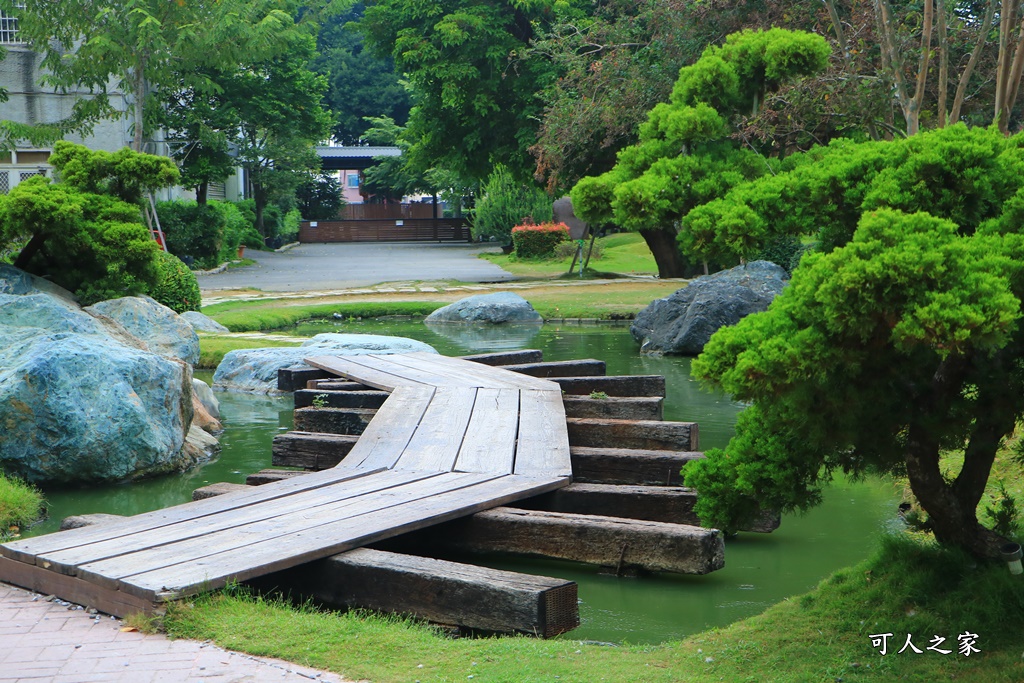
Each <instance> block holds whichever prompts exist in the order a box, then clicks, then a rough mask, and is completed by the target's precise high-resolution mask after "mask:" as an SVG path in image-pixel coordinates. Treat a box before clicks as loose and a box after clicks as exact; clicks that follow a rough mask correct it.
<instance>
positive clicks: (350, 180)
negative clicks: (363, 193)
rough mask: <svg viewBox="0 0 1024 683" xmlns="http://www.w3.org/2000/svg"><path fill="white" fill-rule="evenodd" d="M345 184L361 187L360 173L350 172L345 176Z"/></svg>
mask: <svg viewBox="0 0 1024 683" xmlns="http://www.w3.org/2000/svg"><path fill="white" fill-rule="evenodd" d="M345 184H346V185H348V186H349V187H359V174H358V173H349V174H348V175H347V176H346V178H345Z"/></svg>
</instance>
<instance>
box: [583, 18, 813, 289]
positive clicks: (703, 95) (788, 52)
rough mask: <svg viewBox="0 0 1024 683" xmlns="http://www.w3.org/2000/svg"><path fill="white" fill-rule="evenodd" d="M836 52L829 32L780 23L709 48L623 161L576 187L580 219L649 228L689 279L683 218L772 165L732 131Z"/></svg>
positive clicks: (660, 252)
mask: <svg viewBox="0 0 1024 683" xmlns="http://www.w3.org/2000/svg"><path fill="white" fill-rule="evenodd" d="M828 56H829V46H828V43H827V42H826V41H825V40H824V38H822V37H821V36H817V35H813V34H810V33H805V32H802V31H788V30H785V29H780V28H773V29H770V30H767V31H741V32H740V33H735V34H732V35H730V36H728V37H727V38H726V40H725V44H724V45H722V46H720V47H718V46H712V47H709V48H707V49H706V50H705V51H704V53H703V54H702V55H701V57H700V59H698V60H697V61H696V62H695V63H694V64H692V65H691V66H686V67H683V68H682V69H681V70H680V72H679V79H678V80H677V81H676V83H675V86H674V87H673V90H672V95H671V97H670V100H669V102H667V103H661V104H659V105H657V106H656V107H654V108H653V109H652V110H651V111H650V113H649V114H648V116H647V121H646V122H645V123H644V124H642V125H641V126H640V139H639V142H637V144H635V145H632V146H630V147H626V148H625V149H623V150H622V151H620V152H619V154H618V157H617V159H618V160H617V163H616V165H615V167H614V168H613V169H612V170H610V171H608V172H607V173H604V174H602V175H599V176H590V177H586V178H583V179H582V180H580V181H579V182H578V183H577V184H576V186H575V187H574V188H573V190H572V200H573V207H574V209H575V211H576V213H577V215H579V216H581V217H582V218H584V219H585V220H587V221H589V222H590V223H592V224H604V223H609V222H613V223H615V224H616V225H619V226H621V227H623V228H626V229H627V230H630V231H634V232H639V233H640V234H641V235H642V236H643V238H644V240H645V241H646V242H647V245H648V246H649V247H650V249H651V252H652V253H653V255H654V259H655V261H656V262H657V264H658V274H659V275H660V276H661V277H679V276H682V275H684V274H685V271H686V261H685V260H684V258H683V256H682V254H681V253H680V251H679V248H678V246H677V244H676V231H677V226H678V221H679V219H680V218H681V217H682V216H684V215H685V214H686V213H687V212H689V211H690V210H691V209H692V208H694V207H695V206H699V205H701V204H704V203H706V202H709V201H711V200H712V199H714V198H716V197H719V196H721V195H723V194H725V193H726V192H727V191H728V190H729V189H730V188H732V187H734V186H736V185H738V184H740V183H743V182H745V181H748V180H750V179H752V178H756V177H758V176H760V175H763V174H765V173H767V172H770V171H772V165H771V164H772V163H773V162H772V161H770V160H769V159H767V158H766V157H765V156H764V155H762V154H761V151H762V150H757V149H753V148H752V147H751V145H750V144H749V142H748V143H747V144H744V143H743V142H742V141H740V140H737V139H735V138H734V137H732V134H733V133H734V132H735V131H736V126H737V123H738V122H739V121H740V119H741V118H742V117H744V116H755V115H757V113H758V110H759V108H760V106H761V104H762V103H763V102H764V99H765V96H766V94H767V93H770V92H772V91H773V90H775V89H777V88H778V87H780V86H781V85H782V84H784V83H787V82H790V81H792V80H794V79H797V78H799V77H800V76H804V75H808V74H813V73H815V72H817V71H820V70H822V69H824V68H825V66H826V64H827V62H828Z"/></svg>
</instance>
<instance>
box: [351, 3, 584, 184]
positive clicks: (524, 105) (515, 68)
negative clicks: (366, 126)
mask: <svg viewBox="0 0 1024 683" xmlns="http://www.w3.org/2000/svg"><path fill="white" fill-rule="evenodd" d="M556 5H558V3H553V2H550V1H549V0H527V1H525V2H518V1H508V0H441V1H440V2H426V3H425V2H409V1H408V0H376V2H373V3H372V4H368V5H367V8H366V13H365V14H364V16H363V18H362V20H361V21H360V22H359V27H360V30H361V31H362V32H363V33H364V35H365V36H366V39H367V43H368V44H369V45H370V46H371V47H372V49H374V50H375V51H376V52H377V54H379V55H381V56H391V57H392V58H393V59H394V62H395V66H396V68H397V69H398V70H399V71H400V72H401V73H403V74H404V75H405V77H406V78H407V79H408V81H409V83H410V84H411V86H412V88H413V95H414V107H413V109H412V111H411V113H410V115H409V123H408V128H409V130H410V134H411V139H412V140H413V141H414V142H413V143H412V147H411V149H410V150H409V156H410V163H411V165H412V168H413V169H415V170H418V171H426V170H427V169H428V168H431V167H435V166H437V167H442V168H445V169H448V170H449V171H451V172H454V173H457V174H459V175H460V176H461V177H463V178H464V179H466V180H468V181H477V182H479V181H482V180H483V179H484V178H486V177H487V176H488V175H489V174H490V171H491V168H492V166H493V165H494V164H495V163H501V164H504V165H506V166H508V167H509V168H510V169H513V170H514V171H515V172H517V173H519V174H520V175H524V176H525V175H526V169H528V168H529V167H530V166H531V165H532V164H531V163H530V160H529V154H528V152H527V148H528V147H529V146H530V145H532V144H533V142H534V139H535V136H536V130H537V121H538V119H539V116H540V113H541V110H542V105H541V103H540V101H539V100H538V99H537V97H536V94H537V93H538V92H539V91H540V90H541V89H542V88H543V87H544V85H545V84H546V83H547V82H548V81H549V80H550V79H552V78H553V77H554V72H553V70H552V68H551V66H550V64H549V63H547V62H546V61H543V60H537V59H529V58H528V55H527V47H528V45H529V43H530V41H531V40H532V39H533V38H534V37H535V36H536V30H537V27H538V26H541V25H544V24H545V23H547V22H549V21H550V20H551V17H553V16H554V8H555V6H556ZM559 6H564V3H563V4H561V5H559Z"/></svg>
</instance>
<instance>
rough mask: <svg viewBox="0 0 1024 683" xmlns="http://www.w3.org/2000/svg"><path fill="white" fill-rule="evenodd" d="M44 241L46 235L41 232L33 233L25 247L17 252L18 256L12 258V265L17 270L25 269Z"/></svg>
mask: <svg viewBox="0 0 1024 683" xmlns="http://www.w3.org/2000/svg"><path fill="white" fill-rule="evenodd" d="M44 242H46V237H45V236H44V235H43V234H42V233H38V232H37V233H35V234H33V235H32V239H30V240H29V241H28V244H26V245H25V248H24V249H22V250H21V253H19V254H18V258H16V259H14V264H13V265H14V267H15V268H18V269H19V270H25V268H26V267H27V266H28V264H29V261H31V260H32V257H33V256H35V255H36V254H37V253H38V252H39V250H40V249H42V248H43V243H44Z"/></svg>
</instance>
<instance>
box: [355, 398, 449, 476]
mask: <svg viewBox="0 0 1024 683" xmlns="http://www.w3.org/2000/svg"><path fill="white" fill-rule="evenodd" d="M433 396H434V389H433V387H424V386H420V387H399V388H397V389H396V390H395V391H393V392H392V394H391V398H389V399H388V400H387V401H385V402H384V405H383V406H381V407H380V409H379V410H378V411H377V415H376V417H375V418H374V419H373V420H372V421H371V422H370V424H369V425H368V426H367V428H366V430H365V431H364V432H363V435H362V436H361V437H360V439H359V442H358V443H357V444H356V445H355V446H353V447H352V450H351V451H349V453H348V455H347V456H346V457H345V459H344V460H343V461H342V462H341V463H340V465H339V466H340V467H341V468H353V467H356V468H367V467H394V465H395V463H396V462H398V458H399V457H400V456H401V455H402V451H404V450H405V447H406V445H407V444H408V443H409V440H410V439H411V438H412V436H413V434H415V433H416V428H417V427H418V426H419V423H420V419H422V417H423V413H424V412H426V410H427V406H429V405H430V400H431V398H433Z"/></svg>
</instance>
